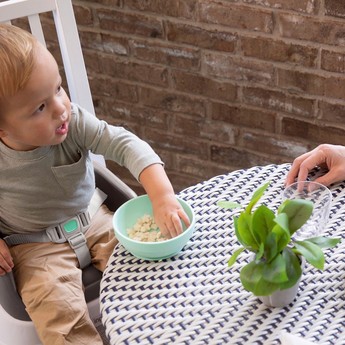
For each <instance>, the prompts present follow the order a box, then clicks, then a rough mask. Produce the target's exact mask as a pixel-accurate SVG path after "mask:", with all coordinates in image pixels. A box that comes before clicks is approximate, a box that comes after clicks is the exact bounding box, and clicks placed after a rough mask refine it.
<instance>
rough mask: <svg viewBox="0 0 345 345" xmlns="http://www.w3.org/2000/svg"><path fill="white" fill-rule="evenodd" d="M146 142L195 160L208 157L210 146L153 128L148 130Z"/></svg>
mask: <svg viewBox="0 0 345 345" xmlns="http://www.w3.org/2000/svg"><path fill="white" fill-rule="evenodd" d="M145 132H146V140H147V141H148V142H149V143H150V144H152V143H155V145H154V147H155V148H156V149H159V150H162V151H169V152H173V153H175V154H188V155H192V156H193V157H194V158H202V159H204V158H205V157H207V156H208V155H207V152H208V144H207V143H206V142H204V141H201V140H191V138H190V137H188V136H184V135H173V134H171V133H170V132H166V133H164V132H162V131H160V130H155V129H152V128H147V129H146V131H145Z"/></svg>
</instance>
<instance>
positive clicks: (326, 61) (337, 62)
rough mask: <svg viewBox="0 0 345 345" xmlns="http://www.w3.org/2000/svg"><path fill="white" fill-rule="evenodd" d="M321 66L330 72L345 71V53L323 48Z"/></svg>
mask: <svg viewBox="0 0 345 345" xmlns="http://www.w3.org/2000/svg"><path fill="white" fill-rule="evenodd" d="M321 68H322V69H324V70H326V71H330V72H336V73H345V53H343V52H335V51H330V50H322V52H321Z"/></svg>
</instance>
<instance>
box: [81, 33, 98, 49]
mask: <svg viewBox="0 0 345 345" xmlns="http://www.w3.org/2000/svg"><path fill="white" fill-rule="evenodd" d="M79 39H80V43H81V46H82V48H83V50H85V49H90V50H91V49H92V50H96V51H103V43H102V36H101V34H100V33H97V32H93V31H81V30H79Z"/></svg>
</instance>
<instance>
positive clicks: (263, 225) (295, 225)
mask: <svg viewBox="0 0 345 345" xmlns="http://www.w3.org/2000/svg"><path fill="white" fill-rule="evenodd" d="M268 186H269V182H268V183H266V184H264V185H263V186H261V187H260V188H258V189H257V190H256V191H255V193H254V194H253V196H252V198H251V200H250V202H249V204H248V205H247V206H246V207H245V208H242V206H241V205H239V204H238V203H235V202H231V201H220V202H218V206H220V207H222V208H225V209H234V208H242V210H241V212H240V213H239V215H236V216H234V217H233V220H234V227H235V234H236V237H237V239H238V241H239V242H240V244H241V245H242V246H241V247H240V248H239V249H237V250H236V251H235V252H234V253H233V254H232V255H231V257H230V259H229V261H228V265H229V267H231V266H232V265H233V264H234V263H235V262H236V260H237V258H238V257H239V255H240V254H241V253H242V252H243V251H245V250H248V251H251V252H252V253H253V255H252V259H251V261H250V262H249V263H247V264H246V265H245V266H244V267H243V268H242V269H241V272H240V279H241V282H242V285H243V287H244V288H245V289H246V290H248V291H251V292H252V293H253V294H254V295H255V296H258V297H259V298H260V300H261V301H263V302H264V303H265V304H267V305H269V306H279V307H281V306H284V305H287V304H289V303H291V302H292V301H293V300H294V298H295V296H296V294H297V289H298V284H299V281H300V278H301V276H302V270H303V264H304V262H305V260H306V261H307V262H309V263H310V264H311V265H313V266H314V267H315V268H317V269H320V270H323V268H324V262H325V258H324V254H323V249H325V248H331V247H334V246H336V245H337V244H338V243H339V242H340V239H337V238H327V237H323V236H319V237H314V238H308V239H305V240H303V241H294V240H292V239H291V236H292V235H293V234H294V232H295V231H296V230H298V229H299V228H300V227H301V226H302V225H303V224H304V223H305V222H306V221H307V220H308V218H309V217H310V215H311V214H312V211H313V204H312V202H310V201H308V200H302V199H295V200H285V201H283V202H282V204H281V205H280V206H279V207H278V209H277V211H276V213H275V212H274V211H273V210H271V209H270V208H268V207H267V206H266V205H260V206H258V207H256V208H255V209H254V206H255V205H256V204H257V202H258V201H259V200H260V198H261V197H262V195H263V194H264V192H265V190H266V189H267V188H268ZM304 259H305V260H304ZM285 295H288V296H287V297H286V296H285ZM285 297H286V298H285Z"/></svg>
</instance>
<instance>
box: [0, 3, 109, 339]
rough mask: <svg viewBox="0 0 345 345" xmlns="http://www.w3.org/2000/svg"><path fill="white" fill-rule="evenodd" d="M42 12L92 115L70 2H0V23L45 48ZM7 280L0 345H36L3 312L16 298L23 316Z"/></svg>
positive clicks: (29, 328) (73, 94) (25, 326)
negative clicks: (25, 31) (19, 27)
mask: <svg viewBox="0 0 345 345" xmlns="http://www.w3.org/2000/svg"><path fill="white" fill-rule="evenodd" d="M45 12H52V14H53V18H54V23H55V27H56V33H57V38H58V41H59V47H60V52H61V56H62V61H63V66H64V71H65V76H66V79H67V84H68V90H69V95H70V99H71V101H72V102H74V103H78V104H79V105H80V106H82V107H83V108H85V109H87V110H88V111H89V112H90V113H92V114H95V110H94V106H93V103H92V97H91V91H90V86H89V82H88V78H87V73H86V68H85V63H84V58H83V55H82V50H81V46H80V41H79V35H78V30H77V25H76V21H75V17H74V12H73V7H72V3H71V0H7V1H1V0H0V23H8V24H12V22H13V21H14V20H16V19H19V18H23V17H25V18H27V19H28V22H29V26H30V30H31V33H32V34H33V35H34V36H35V37H36V38H37V39H38V40H39V41H40V42H41V43H42V44H43V45H45V46H46V42H45V38H44V32H43V31H44V30H43V26H42V23H41V20H40V13H45ZM93 159H94V160H96V161H99V162H100V163H101V164H103V165H104V159H103V157H101V156H95V155H93ZM9 277H10V275H6V276H4V277H0V334H1V337H0V345H22V344H27V345H40V344H41V343H40V341H39V339H38V337H37V334H36V331H35V328H34V326H33V323H32V322H31V321H25V320H24V319H21V318H18V319H17V318H14V317H12V316H11V315H9V314H8V313H7V312H6V310H5V309H4V305H5V304H6V303H7V302H9V303H13V304H15V303H16V301H15V300H14V299H15V298H17V299H19V301H18V303H17V306H18V309H16V310H18V312H17V313H18V314H22V313H23V312H22V310H21V309H20V308H23V307H20V308H19V306H20V303H21V300H20V298H19V296H18V294H16V293H14V291H15V290H14V288H13V291H12V290H11V287H12V286H13V284H12V285H11V281H10V278H9ZM9 285H11V286H9ZM16 296H17V297H16ZM6 299H9V301H6ZM96 301H98V299H97V300H96ZM19 302H20V303H19ZM7 304H8V303H7ZM90 305H91V307H90V306H89V310H90V313H92V310H95V311H94V313H95V315H98V314H97V313H99V309H98V308H99V307H98V303H97V308H95V307H94V305H93V304H92V302H91V303H90ZM17 306H16V308H17ZM23 310H24V309H23ZM93 316H94V315H93Z"/></svg>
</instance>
